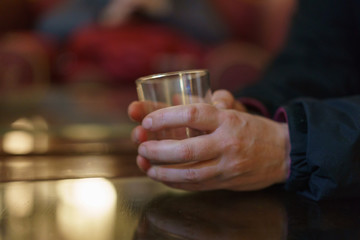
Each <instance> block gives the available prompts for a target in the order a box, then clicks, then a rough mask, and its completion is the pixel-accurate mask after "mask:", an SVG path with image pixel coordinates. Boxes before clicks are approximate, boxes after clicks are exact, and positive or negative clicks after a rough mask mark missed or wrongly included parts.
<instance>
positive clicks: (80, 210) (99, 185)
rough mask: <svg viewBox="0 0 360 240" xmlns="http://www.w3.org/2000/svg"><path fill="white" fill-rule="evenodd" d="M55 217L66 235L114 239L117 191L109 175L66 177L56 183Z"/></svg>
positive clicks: (103, 239) (102, 239) (62, 232)
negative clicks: (107, 177)
mask: <svg viewBox="0 0 360 240" xmlns="http://www.w3.org/2000/svg"><path fill="white" fill-rule="evenodd" d="M56 191H57V194H58V197H59V199H60V202H59V204H58V205H57V211H56V219H57V224H58V228H59V230H60V232H61V234H62V235H63V236H64V239H69V240H72V239H74V240H75V239H94V240H107V239H112V238H113V234H114V224H115V210H116V201H117V196H116V191H115V188H114V186H113V184H112V183H111V182H109V181H108V180H106V179H102V178H96V179H81V180H66V181H61V182H59V183H58V184H57V188H56Z"/></svg>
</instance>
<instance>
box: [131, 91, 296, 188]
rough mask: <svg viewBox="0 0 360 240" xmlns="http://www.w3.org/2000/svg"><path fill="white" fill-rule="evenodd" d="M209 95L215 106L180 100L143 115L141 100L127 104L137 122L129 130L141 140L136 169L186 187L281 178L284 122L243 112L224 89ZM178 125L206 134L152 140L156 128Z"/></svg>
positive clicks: (258, 184)
mask: <svg viewBox="0 0 360 240" xmlns="http://www.w3.org/2000/svg"><path fill="white" fill-rule="evenodd" d="M219 96H222V98H221V97H219ZM214 98H215V100H216V101H218V102H219V103H218V104H215V105H217V106H218V107H219V106H220V108H217V107H215V106H214V105H210V104H189V105H179V106H174V107H166V108H162V109H159V110H156V111H154V112H152V113H150V114H148V115H146V116H145V114H143V111H142V109H143V105H142V103H141V102H134V103H132V104H131V105H130V106H129V115H130V117H131V118H133V119H134V120H136V121H139V122H140V121H142V124H141V125H139V126H138V127H136V128H135V129H134V130H133V134H132V138H133V141H135V142H137V143H139V144H140V145H139V148H138V153H139V155H138V157H137V164H138V166H139V167H140V169H142V170H143V171H144V172H146V174H147V175H148V176H149V177H150V178H152V179H154V180H157V181H160V182H163V183H164V184H167V185H169V186H172V187H175V188H180V189H185V190H214V189H229V190H257V189H261V188H265V187H268V186H270V185H273V184H276V183H281V182H284V181H285V180H286V177H287V174H288V161H289V134H288V127H287V124H284V123H278V122H275V121H273V120H270V119H267V118H264V117H261V116H255V115H251V114H248V113H246V112H242V111H241V110H245V108H243V107H242V106H241V104H240V103H239V104H240V105H239V104H237V103H236V101H235V100H234V99H233V97H232V96H231V95H228V94H227V93H226V92H220V93H217V92H215V93H214ZM214 98H213V100H214ZM214 102H215V101H214ZM229 108H233V109H229ZM235 109H236V110H235ZM239 110H240V111H239ZM180 127H189V128H191V129H196V130H199V131H202V132H204V133H205V134H203V135H200V136H196V137H192V138H185V139H180V140H174V139H164V140H151V139H152V136H153V134H154V133H156V132H158V131H161V130H164V129H169V128H180Z"/></svg>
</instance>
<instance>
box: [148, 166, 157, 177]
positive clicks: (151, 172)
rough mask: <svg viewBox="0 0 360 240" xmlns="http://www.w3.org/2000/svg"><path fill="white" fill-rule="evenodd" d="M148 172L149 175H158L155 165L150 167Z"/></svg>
mask: <svg viewBox="0 0 360 240" xmlns="http://www.w3.org/2000/svg"><path fill="white" fill-rule="evenodd" d="M146 174H147V175H148V177H150V178H154V177H156V170H155V169H154V167H151V168H149V169H148V171H147V173H146Z"/></svg>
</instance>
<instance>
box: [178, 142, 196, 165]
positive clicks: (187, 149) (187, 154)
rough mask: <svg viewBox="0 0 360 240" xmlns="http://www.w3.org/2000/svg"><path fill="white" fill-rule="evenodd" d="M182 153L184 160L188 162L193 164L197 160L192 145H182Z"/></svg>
mask: <svg viewBox="0 0 360 240" xmlns="http://www.w3.org/2000/svg"><path fill="white" fill-rule="evenodd" d="M180 152H181V153H182V159H183V160H185V161H187V162H191V161H194V160H195V159H194V158H195V156H194V151H193V149H192V147H191V146H190V145H188V144H184V145H182V146H181V148H180Z"/></svg>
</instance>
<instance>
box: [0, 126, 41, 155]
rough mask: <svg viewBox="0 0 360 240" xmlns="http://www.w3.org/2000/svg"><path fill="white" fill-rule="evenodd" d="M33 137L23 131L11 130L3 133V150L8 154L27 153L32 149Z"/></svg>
mask: <svg viewBox="0 0 360 240" xmlns="http://www.w3.org/2000/svg"><path fill="white" fill-rule="evenodd" d="M34 142H35V140H34V137H33V136H32V135H31V134H30V133H29V132H25V131H11V132H8V133H6V134H5V135H4V138H3V151H4V152H6V153H9V154H28V153H31V152H32V151H33V150H34V144H35V143H34Z"/></svg>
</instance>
